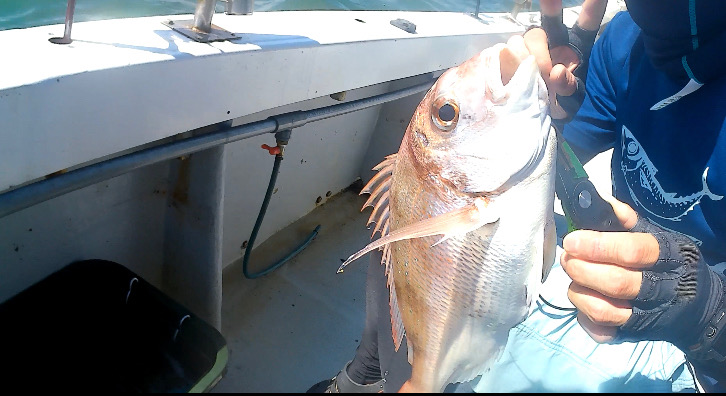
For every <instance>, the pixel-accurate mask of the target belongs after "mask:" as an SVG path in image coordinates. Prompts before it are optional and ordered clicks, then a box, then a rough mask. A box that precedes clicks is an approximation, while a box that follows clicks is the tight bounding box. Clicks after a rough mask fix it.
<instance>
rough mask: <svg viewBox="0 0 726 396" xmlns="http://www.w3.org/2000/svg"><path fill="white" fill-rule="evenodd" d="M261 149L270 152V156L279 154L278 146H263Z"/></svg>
mask: <svg viewBox="0 0 726 396" xmlns="http://www.w3.org/2000/svg"><path fill="white" fill-rule="evenodd" d="M262 148H263V149H265V150H267V151H269V152H270V155H278V154H280V153H281V151H280V146H275V147H270V146H268V145H266V144H263V145H262Z"/></svg>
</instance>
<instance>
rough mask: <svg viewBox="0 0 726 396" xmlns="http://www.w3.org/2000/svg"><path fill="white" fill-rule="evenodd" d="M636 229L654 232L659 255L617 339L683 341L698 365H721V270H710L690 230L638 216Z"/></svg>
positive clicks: (724, 339)
mask: <svg viewBox="0 0 726 396" xmlns="http://www.w3.org/2000/svg"><path fill="white" fill-rule="evenodd" d="M630 231H632V232H647V233H650V234H652V235H653V236H654V237H655V238H656V239H657V240H658V245H659V247H660V255H659V257H658V261H657V262H656V263H655V264H654V265H653V267H651V268H650V269H649V270H646V271H643V283H642V284H641V286H640V292H639V293H638V296H637V297H636V298H635V299H634V300H632V301H631V302H632V305H633V314H632V315H631V317H630V319H628V321H627V322H626V323H625V324H623V325H622V326H620V328H619V329H618V334H617V340H618V341H641V340H663V341H668V342H670V343H672V344H674V345H676V346H677V347H679V348H680V349H681V350H682V351H683V352H684V353H686V356H688V357H689V359H690V360H691V361H693V362H694V365H696V366H698V363H697V362H699V361H700V362H701V363H704V362H705V364H706V365H713V364H718V365H719V366H722V365H723V363H717V362H723V361H724V360H726V357H725V356H724V355H725V354H726V348H725V347H724V344H726V336H724V333H726V331H725V330H724V327H725V325H726V317H725V316H726V304H725V302H726V301H725V299H724V291H725V288H724V285H725V284H726V279H725V277H724V276H723V275H722V274H717V273H716V272H714V271H711V269H710V268H709V266H708V265H707V264H706V262H705V261H703V258H702V257H701V252H700V250H699V249H698V247H697V246H696V245H695V244H694V243H693V242H692V241H691V240H690V239H688V238H687V237H686V236H684V235H682V234H678V233H675V232H671V231H666V230H663V229H662V228H660V227H658V226H657V225H655V224H653V223H651V222H650V221H648V220H647V219H645V218H643V217H641V218H639V219H638V222H637V223H636V225H635V227H633V229H631V230H630Z"/></svg>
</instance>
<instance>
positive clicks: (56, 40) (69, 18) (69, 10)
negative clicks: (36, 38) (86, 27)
mask: <svg viewBox="0 0 726 396" xmlns="http://www.w3.org/2000/svg"><path fill="white" fill-rule="evenodd" d="M75 9H76V0H68V7H66V28H65V30H64V31H63V37H51V38H49V39H48V41H50V42H51V43H53V44H70V43H71V42H72V41H73V40H71V27H73V12H74V11H75Z"/></svg>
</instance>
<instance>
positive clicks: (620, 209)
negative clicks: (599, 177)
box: [602, 194, 638, 230]
mask: <svg viewBox="0 0 726 396" xmlns="http://www.w3.org/2000/svg"><path fill="white" fill-rule="evenodd" d="M602 197H603V199H604V200H605V201H607V202H608V203H609V204H610V206H612V207H613V211H614V212H615V216H617V218H618V220H620V224H622V225H623V227H624V228H625V229H626V230H629V229H631V228H633V227H635V223H637V222H638V212H636V211H635V210H634V209H633V208H631V207H630V205H628V204H626V203H625V202H622V201H618V200H617V199H616V198H615V197H612V196H610V195H608V194H603V195H602Z"/></svg>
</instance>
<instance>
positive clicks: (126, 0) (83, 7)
mask: <svg viewBox="0 0 726 396" xmlns="http://www.w3.org/2000/svg"><path fill="white" fill-rule="evenodd" d="M477 3H479V10H480V12H507V11H511V10H512V8H513V6H514V0H255V3H254V10H255V11H287V10H389V11H390V10H404V11H448V12H466V13H473V12H474V11H475V10H476V7H477ZM581 3H582V0H563V4H564V5H565V6H573V5H579V4H581ZM67 5H68V2H67V0H0V30H7V29H21V28H26V27H32V26H42V25H52V24H62V23H64V21H65V14H66V7H67ZM196 5H197V0H76V8H75V12H74V15H73V21H74V22H81V21H95V20H102V19H114V18H130V17H142V16H153V15H176V14H193V13H194V9H195V7H196ZM225 7H226V2H225V1H223V0H218V1H217V9H216V11H217V12H224V10H225ZM532 9H533V10H539V1H538V0H534V1H533V6H532Z"/></svg>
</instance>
